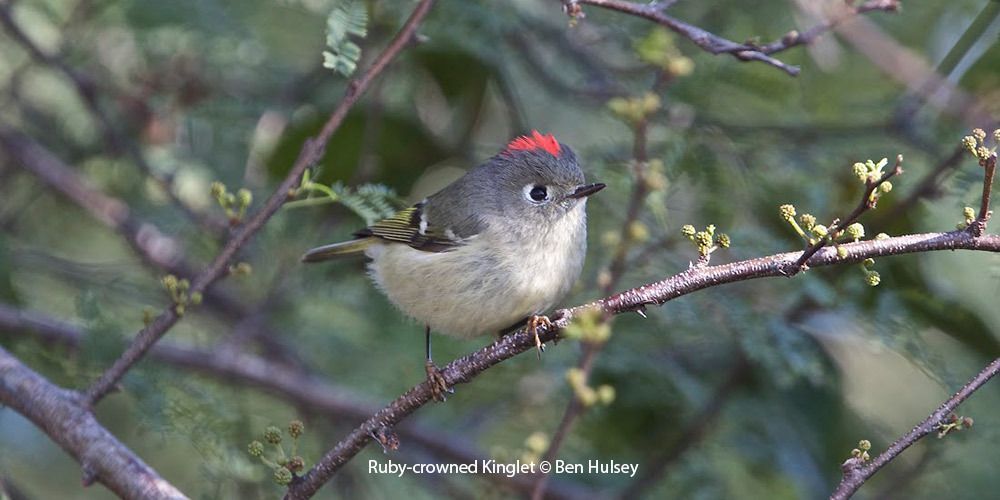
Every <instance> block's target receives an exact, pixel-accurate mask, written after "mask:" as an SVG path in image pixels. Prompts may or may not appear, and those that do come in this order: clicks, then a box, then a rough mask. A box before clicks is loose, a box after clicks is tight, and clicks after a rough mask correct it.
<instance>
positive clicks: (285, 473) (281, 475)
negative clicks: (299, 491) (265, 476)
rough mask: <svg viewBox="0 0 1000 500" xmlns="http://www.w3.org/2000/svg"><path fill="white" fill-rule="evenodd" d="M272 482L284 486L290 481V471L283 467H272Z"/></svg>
mask: <svg viewBox="0 0 1000 500" xmlns="http://www.w3.org/2000/svg"><path fill="white" fill-rule="evenodd" d="M274 482H276V483H278V484H280V485H282V486H285V485H287V484H288V483H290V482H292V471H290V470H288V469H286V468H284V467H278V468H277V469H274Z"/></svg>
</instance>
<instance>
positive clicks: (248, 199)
mask: <svg viewBox="0 0 1000 500" xmlns="http://www.w3.org/2000/svg"><path fill="white" fill-rule="evenodd" d="M236 197H237V199H239V201H240V206H241V207H243V208H246V207H249V206H250V204H251V203H253V193H251V192H250V190H249V189H246V188H242V189H240V190H239V191H237V192H236Z"/></svg>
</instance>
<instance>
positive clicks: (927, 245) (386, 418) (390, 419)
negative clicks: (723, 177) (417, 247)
mask: <svg viewBox="0 0 1000 500" xmlns="http://www.w3.org/2000/svg"><path fill="white" fill-rule="evenodd" d="M959 249H964V250H977V251H985V252H993V253H1000V236H998V235H989V234H988V235H983V236H979V237H975V236H972V235H971V234H969V233H968V232H965V231H953V232H950V233H927V234H912V235H907V236H897V237H893V238H888V239H882V240H868V241H859V242H855V243H846V244H843V245H840V251H841V252H842V255H843V256H841V255H839V254H838V252H837V251H836V250H834V249H832V248H824V249H820V250H818V251H817V252H816V253H815V254H814V255H813V256H812V257H811V258H810V259H809V261H808V262H807V264H808V265H809V267H821V266H829V265H840V264H851V263H857V262H861V261H863V260H864V259H867V258H873V257H884V256H888V255H901V254H907V253H918V252H929V251H937V250H959ZM801 254H802V252H787V253H781V254H775V255H770V256H767V257H760V258H756V259H750V260H744V261H739V262H733V263H730V264H723V265H718V266H706V267H698V268H691V269H688V270H686V271H684V272H682V273H680V274H677V275H674V276H671V277H669V278H667V279H664V280H662V281H658V282H655V283H650V284H647V285H643V286H640V287H637V288H633V289H630V290H626V291H624V292H621V293H618V294H615V295H612V296H610V297H607V298H604V299H601V300H598V301H595V302H591V303H589V304H584V305H581V306H577V307H574V308H572V309H563V310H560V311H558V312H557V315H556V318H555V319H554V320H553V321H552V327H551V328H539V329H538V333H539V336H540V338H541V340H542V341H543V342H550V341H552V340H554V339H555V338H557V336H558V332H559V331H560V330H561V329H563V328H565V327H566V325H568V324H569V323H570V321H572V319H573V318H574V317H575V316H576V315H578V314H580V313H582V312H584V311H590V310H594V309H596V310H598V311H602V312H603V313H605V314H609V315H615V314H622V313H625V312H631V311H638V310H641V309H643V308H645V307H646V306H648V305H662V304H664V303H666V302H668V301H670V300H673V299H675V298H677V297H681V296H683V295H687V294H689V293H693V292H696V291H698V290H702V289H705V288H710V287H713V286H718V285H722V284H726V283H734V282H738V281H746V280H750V279H756V278H766V277H778V276H786V272H785V269H787V268H788V266H791V265H793V264H794V263H795V262H796V261H797V260H798V258H799V257H800V256H801ZM534 348H535V337H534V336H533V335H532V334H529V333H528V332H527V331H526V330H525V329H523V328H522V329H520V330H518V331H516V332H514V333H511V334H509V335H506V336H504V337H503V338H501V339H499V340H497V341H496V342H494V343H492V344H490V345H489V346H487V347H484V348H483V349H480V350H479V351H476V352H474V353H471V354H469V355H467V356H464V357H462V358H459V359H457V360H455V361H452V362H451V363H449V364H448V365H447V366H445V367H444V368H443V369H442V370H441V375H442V376H443V377H444V379H445V382H446V383H447V384H448V385H449V386H453V385H456V384H463V383H466V382H469V381H471V380H472V379H473V378H475V377H476V376H477V375H479V374H480V373H482V372H484V371H486V370H487V369H489V368H490V367H491V366H493V365H496V364H497V363H500V362H502V361H504V360H506V359H509V358H512V357H514V356H516V355H518V354H520V353H522V352H525V351H527V350H529V349H534ZM432 397H433V396H432V393H431V388H430V386H429V385H428V384H427V383H426V382H424V383H421V384H419V385H417V386H415V387H413V388H411V389H410V390H409V391H407V392H406V393H404V394H403V395H401V396H399V397H398V398H396V399H395V400H394V401H392V402H391V403H389V405H387V406H386V407H385V408H382V409H381V410H379V411H378V412H376V413H374V414H372V415H371V416H370V417H368V419H366V420H365V421H364V422H362V423H361V424H360V425H359V426H358V427H356V428H355V429H354V430H353V431H351V433H350V434H348V435H347V437H345V438H344V439H343V440H341V441H340V442H339V443H337V445H336V446H334V447H333V448H332V449H330V450H329V451H328V452H327V453H326V454H325V455H324V456H323V458H321V459H320V460H319V461H318V462H317V463H316V465H315V466H314V467H313V468H312V469H310V470H309V472H307V473H306V475H305V476H303V477H301V478H296V479H295V480H294V481H293V482H292V484H291V485H290V487H289V490H288V493H287V494H286V498H287V499H303V498H309V497H311V496H312V495H314V494H315V493H316V492H317V491H318V490H319V488H320V487H321V486H322V485H323V484H324V483H326V481H328V480H329V479H330V478H331V477H332V476H333V474H335V473H336V472H337V470H338V469H340V467H342V466H343V465H344V464H346V463H347V462H348V461H349V460H350V459H351V458H352V457H354V456H355V455H356V454H358V452H360V451H361V449H362V448H364V446H365V445H366V444H367V443H368V442H369V441H371V439H372V437H371V433H372V432H373V431H375V430H377V429H381V428H385V427H391V426H394V425H396V424H398V423H400V422H402V421H403V420H404V419H406V417H408V416H409V415H410V414H412V413H413V412H415V411H416V410H417V409H419V408H420V407H421V406H423V405H425V404H427V403H428V402H430V401H431V399H432Z"/></svg>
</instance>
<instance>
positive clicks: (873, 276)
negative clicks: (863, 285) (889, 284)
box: [865, 271, 882, 286]
mask: <svg viewBox="0 0 1000 500" xmlns="http://www.w3.org/2000/svg"><path fill="white" fill-rule="evenodd" d="M865 282H867V283H868V286H878V284H879V283H881V282H882V276H880V275H879V274H878V272H877V271H871V272H869V273H868V274H867V275H866V276H865Z"/></svg>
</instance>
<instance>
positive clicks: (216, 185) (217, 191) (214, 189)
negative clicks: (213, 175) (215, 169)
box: [209, 181, 226, 200]
mask: <svg viewBox="0 0 1000 500" xmlns="http://www.w3.org/2000/svg"><path fill="white" fill-rule="evenodd" d="M209 189H210V191H211V193H212V196H213V197H215V198H217V199H220V200H221V199H222V197H223V196H224V195H225V194H226V185H225V184H223V183H221V182H219V181H215V182H213V183H212V185H211V187H210V188H209Z"/></svg>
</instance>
